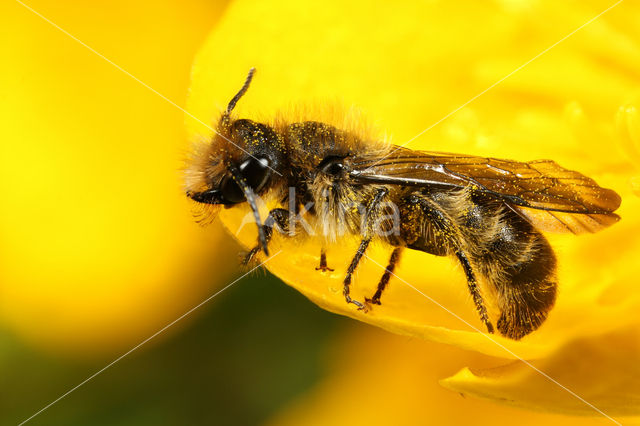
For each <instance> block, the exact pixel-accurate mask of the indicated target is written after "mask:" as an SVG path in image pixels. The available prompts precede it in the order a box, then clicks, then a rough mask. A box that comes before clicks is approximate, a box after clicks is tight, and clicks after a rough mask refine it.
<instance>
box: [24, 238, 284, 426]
mask: <svg viewBox="0 0 640 426" xmlns="http://www.w3.org/2000/svg"><path fill="white" fill-rule="evenodd" d="M281 251H282V250H280V251H278V252H277V253H275V254H274V255H273V256H271V257H269V258H268V259H266V260H265V261H264V262H262V263H261V264H259V265H258V266H256V267H254V268H252V269H251V270H250V271H248V272H246V273H245V274H243V275H242V276H240V277H239V278H237V279H235V280H234V281H232V282H231V283H230V284H228V285H227V286H225V287H224V288H223V289H221V290H219V291H217V292H216V293H215V294H213V295H212V296H209V297H208V298H206V299H205V300H204V301H202V302H200V303H199V304H197V305H196V306H194V307H193V308H191V309H189V310H188V311H187V312H185V313H184V314H182V315H181V316H180V317H178V318H177V319H175V320H173V321H171V322H170V323H169V324H167V325H165V326H164V327H162V328H161V329H160V330H158V331H156V332H155V333H154V334H152V335H151V336H150V337H147V338H146V339H145V340H143V341H142V342H140V343H138V344H137V345H136V346H134V347H133V348H131V349H129V350H128V351H127V352H125V353H124V354H122V355H120V356H119V357H118V358H116V359H115V360H113V361H111V362H110V363H109V364H107V365H106V366H105V367H103V368H102V369H100V370H98V371H97V372H95V373H93V374H92V375H91V376H89V377H87V378H86V379H84V380H83V381H82V382H80V383H79V384H78V385H76V386H74V387H73V388H71V389H69V390H68V391H67V392H65V393H64V394H62V395H61V396H59V397H58V398H56V399H55V400H53V401H52V402H50V403H49V404H47V405H46V406H44V407H43V408H41V409H40V410H39V411H37V412H36V413H35V414H33V415H32V416H31V417H29V418H28V419H26V420H24V421H22V423H20V424H19V425H18V426H22V425H23V424H25V423H27V422H28V421H29V420H31V419H33V418H34V417H36V416H37V415H38V414H40V413H42V412H43V411H45V410H46V409H47V408H49V407H51V406H52V405H54V404H55V403H57V402H58V401H60V400H61V399H62V398H64V397H66V396H67V395H69V394H70V393H71V392H73V391H75V390H76V389H78V388H79V387H80V386H82V385H84V384H85V383H87V382H88V381H90V380H91V379H93V378H94V377H96V376H97V375H99V374H100V373H102V372H103V371H105V370H106V369H108V368H109V367H111V366H112V365H113V364H115V363H117V362H118V361H120V360H121V359H122V358H124V357H126V356H127V355H129V354H130V353H131V352H133V351H135V350H136V349H138V348H139V347H140V346H142V345H144V344H145V343H147V342H148V341H149V340H151V339H153V338H154V337H156V336H157V335H159V334H160V333H162V332H164V331H165V330H166V329H168V328H169V327H171V326H172V325H174V324H175V323H177V322H178V321H180V320H181V319H183V318H184V317H186V316H187V315H189V314H190V313H192V312H193V311H195V310H196V309H198V308H199V307H201V306H202V305H204V304H205V303H207V302H208V301H210V300H211V299H213V298H214V297H216V296H217V295H219V294H220V293H222V292H223V291H225V290H226V289H228V288H229V287H231V286H232V285H234V284H235V283H237V282H238V281H240V280H241V279H243V278H244V277H246V276H247V275H249V274H250V273H252V272H253V271H255V270H256V269H258V268H259V267H261V266H262V265H264V264H265V263H267V262H268V261H270V260H271V259H273V258H274V257H276V256H277V255H278V254H279V253H280V252H281Z"/></svg>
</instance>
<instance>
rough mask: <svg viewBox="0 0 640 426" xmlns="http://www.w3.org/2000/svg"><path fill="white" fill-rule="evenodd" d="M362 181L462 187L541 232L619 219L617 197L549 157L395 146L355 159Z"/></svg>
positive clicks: (583, 228)
mask: <svg viewBox="0 0 640 426" xmlns="http://www.w3.org/2000/svg"><path fill="white" fill-rule="evenodd" d="M350 176H351V178H352V179H354V180H355V181H357V182H362V183H381V184H390V185H402V186H414V187H418V188H437V187H441V188H444V189H446V188H451V189H456V188H464V187H469V186H470V187H471V188H473V189H474V190H476V191H479V192H483V193H487V194H491V195H493V196H495V197H497V198H500V199H502V200H503V201H504V202H505V203H506V204H507V205H509V206H510V207H511V208H513V209H514V210H515V211H516V212H517V213H519V214H521V215H522V216H524V217H525V218H526V219H527V220H529V221H530V222H531V223H532V224H534V225H535V226H536V227H538V228H539V229H540V230H543V231H552V232H573V233H581V232H596V231H598V230H600V229H602V228H605V227H607V226H609V225H612V224H613V223H615V222H617V221H618V220H619V219H620V217H619V216H618V215H616V214H615V213H613V212H614V211H615V210H616V209H617V208H618V207H619V206H620V196H619V195H618V194H617V193H616V192H615V191H613V190H611V189H606V188H602V187H600V186H599V185H598V184H597V183H596V182H595V181H594V180H593V179H591V178H589V177H587V176H584V175H583V174H581V173H578V172H575V171H572V170H567V169H565V168H563V167H560V166H559V165H558V164H556V163H555V162H553V161H551V160H535V161H530V162H526V163H524V162H518V161H511V160H500V159H497V158H484V157H475V156H469V155H459V154H449V153H438V152H426V151H412V150H409V149H406V148H402V147H395V148H394V149H393V150H392V151H391V153H390V154H389V155H388V156H386V157H383V159H382V160H379V159H378V160H376V158H361V159H356V160H355V161H354V162H353V164H352V171H351V173H350Z"/></svg>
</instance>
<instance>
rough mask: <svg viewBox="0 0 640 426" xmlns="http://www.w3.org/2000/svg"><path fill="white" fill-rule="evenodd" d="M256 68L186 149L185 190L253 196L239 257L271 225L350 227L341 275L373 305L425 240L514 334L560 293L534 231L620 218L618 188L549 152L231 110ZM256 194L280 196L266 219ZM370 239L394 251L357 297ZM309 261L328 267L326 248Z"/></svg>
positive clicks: (547, 250) (229, 202) (208, 197)
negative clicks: (461, 147) (531, 157)
mask: <svg viewBox="0 0 640 426" xmlns="http://www.w3.org/2000/svg"><path fill="white" fill-rule="evenodd" d="M253 73H254V70H253V69H252V70H251V71H250V72H249V75H248V77H247V79H246V81H245V83H244V85H243V87H242V88H241V89H240V91H239V92H238V93H237V94H236V95H235V96H234V97H233V99H232V100H231V101H230V102H229V105H228V106H227V109H226V111H225V112H224V113H223V114H222V116H221V118H220V120H219V122H218V124H217V128H216V134H215V135H214V136H213V137H212V140H211V142H210V143H209V144H208V145H207V147H206V149H205V150H204V151H202V152H200V153H198V154H197V155H195V156H194V157H193V158H192V159H191V161H190V164H189V165H188V168H187V183H186V186H187V191H186V194H187V196H188V197H190V198H191V199H193V200H194V201H196V202H198V203H203V204H207V205H217V206H224V207H231V206H236V205H238V204H241V203H248V205H249V206H250V207H251V210H252V212H253V217H254V219H255V222H256V224H257V226H258V242H257V244H256V246H255V247H254V248H253V249H252V250H251V251H250V252H249V253H248V255H247V256H246V258H245V263H247V262H250V261H251V260H252V259H253V258H254V257H255V256H256V255H257V254H258V253H259V252H261V251H263V252H264V253H265V254H268V252H269V249H268V246H269V241H270V240H271V237H272V235H273V232H274V228H275V229H277V230H278V231H279V232H281V233H282V234H283V235H288V236H290V237H292V238H293V237H299V236H300V235H301V233H306V234H307V235H311V234H313V235H317V234H321V236H319V237H318V238H322V240H321V241H322V242H323V243H324V244H323V246H325V245H326V244H327V243H329V242H331V241H332V240H336V239H337V238H339V233H337V232H336V229H337V228H338V227H340V228H341V229H342V230H343V231H344V232H346V233H348V234H350V235H355V236H357V237H358V238H359V239H360V245H359V247H358V249H357V251H356V253H355V254H354V256H353V259H352V260H351V262H350V264H349V266H348V269H347V273H346V276H345V277H344V282H343V284H344V287H343V294H344V298H345V303H348V304H353V305H355V307H356V308H357V309H364V310H366V309H368V308H370V307H371V306H372V305H376V304H377V305H379V304H380V303H381V298H382V294H383V292H384V290H385V288H386V287H387V284H388V283H389V280H390V278H391V277H392V275H393V271H394V268H395V267H396V265H397V263H398V261H399V259H400V257H401V256H402V252H403V251H404V250H406V249H409V250H420V251H423V252H425V253H430V254H433V255H436V256H451V257H452V258H454V259H456V261H457V262H459V263H460V265H461V266H462V270H463V271H464V274H465V275H466V279H467V283H468V287H469V291H470V293H471V296H472V298H473V301H474V303H475V306H476V309H477V311H478V314H479V316H480V319H481V320H482V322H483V323H484V324H485V326H486V328H487V330H488V332H490V333H493V332H494V326H493V324H492V322H491V321H490V318H489V314H488V312H487V308H486V305H485V302H484V298H483V294H482V291H481V288H480V286H479V283H480V282H482V283H484V285H485V286H484V287H483V288H488V289H491V291H492V293H493V297H495V298H496V301H497V308H498V309H499V315H496V316H497V317H498V320H497V323H496V327H497V329H498V331H499V332H500V333H501V334H502V335H504V336H507V337H509V338H512V339H520V338H522V337H523V336H525V335H527V334H529V333H531V332H532V331H534V330H536V329H537V328H538V327H539V326H540V325H541V324H542V322H543V321H544V320H545V319H546V317H547V315H548V313H549V310H550V309H551V308H552V307H553V305H554V302H555V299H556V289H557V285H558V284H557V278H556V257H555V255H554V252H553V250H552V248H551V246H550V245H549V243H548V242H547V239H546V238H545V237H544V236H543V234H542V233H541V231H552V230H553V231H558V230H560V231H566V232H572V233H576V234H577V233H582V232H596V231H599V230H601V229H603V228H605V227H607V226H610V225H612V224H614V223H615V222H617V221H618V220H619V219H620V217H619V216H618V215H616V214H615V213H613V212H614V211H615V210H616V209H617V208H618V206H619V205H620V197H619V196H618V194H616V193H615V192H614V191H612V190H610V189H605V188H601V187H600V186H598V184H597V183H596V182H595V181H593V180H592V179H590V178H588V177H586V176H584V175H582V174H580V173H578V172H574V171H571V170H567V169H564V168H562V167H560V166H559V165H557V164H556V163H554V162H553V161H550V160H536V161H530V162H518V161H511V160H499V159H495V158H482V157H475V156H470V155H459V154H448V153H438V152H424V151H413V150H410V149H406V148H403V147H401V146H394V145H391V144H388V143H386V142H384V141H379V140H372V139H370V138H367V136H366V135H362V134H359V133H358V132H357V131H352V130H347V129H341V128H337V127H335V126H332V125H329V124H326V123H323V122H317V121H301V122H294V123H291V122H284V121H275V122H274V123H271V124H266V123H258V122H255V121H252V120H248V119H242V118H234V117H232V112H233V109H234V107H235V105H236V103H237V102H238V100H239V99H240V98H241V97H242V96H243V95H244V94H245V93H246V91H247V89H248V88H249V84H250V83H251V80H252V77H253ZM258 198H261V199H267V200H274V201H277V204H278V205H279V206H280V207H277V208H275V209H273V210H271V211H270V212H269V214H268V216H267V217H266V218H265V219H264V221H263V220H262V218H261V217H260V214H259V211H258V207H257V200H258ZM354 206H358V208H354ZM301 212H304V213H305V217H307V218H308V224H309V226H310V228H308V229H304V230H300V229H298V230H295V231H294V230H292V229H290V228H291V225H292V223H294V222H292V220H291V219H292V217H293V216H295V215H299V214H300V213H301ZM394 217H395V218H396V219H399V220H398V221H394V220H391V219H389V218H394ZM314 231H315V232H314ZM373 240H378V241H381V242H383V243H386V244H387V245H388V246H390V247H391V248H392V252H391V256H390V259H389V263H388V266H387V267H386V270H385V271H384V274H383V275H382V277H381V279H380V282H379V283H378V287H377V290H376V291H375V293H374V294H372V295H371V297H370V298H366V299H365V300H364V301H358V300H355V299H353V298H352V297H351V296H350V286H351V278H352V275H353V273H354V271H355V270H356V268H357V267H358V263H359V262H360V260H361V259H362V257H363V256H364V254H365V252H366V251H367V248H368V247H369V245H370V243H371V242H372V241H373ZM316 269H319V270H327V269H329V268H328V266H327V259H326V254H325V250H324V249H323V250H322V251H321V253H319V266H318V268H316ZM480 280H482V281H480ZM485 296H486V295H485Z"/></svg>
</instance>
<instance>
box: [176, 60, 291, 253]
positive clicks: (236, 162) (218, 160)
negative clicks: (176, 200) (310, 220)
mask: <svg viewBox="0 0 640 426" xmlns="http://www.w3.org/2000/svg"><path fill="white" fill-rule="evenodd" d="M254 71H255V70H254V69H253V68H252V69H251V70H250V71H249V75H248V76H247V80H246V81H245V83H244V85H243V86H242V88H241V89H240V91H239V92H238V93H237V94H236V95H235V96H234V97H233V99H231V102H229V105H228V106H227V109H226V111H225V112H224V113H223V115H222V117H221V118H220V122H219V123H218V128H217V130H216V134H215V135H214V136H213V138H212V140H211V143H210V144H208V145H207V146H206V147H204V149H203V150H202V152H200V153H196V155H195V156H194V157H193V158H192V161H191V164H190V165H189V167H188V168H187V190H186V194H187V196H188V197H189V198H191V199H192V200H194V201H196V202H198V203H203V204H208V205H223V206H225V207H230V206H233V205H236V204H239V203H244V202H247V203H248V204H249V205H250V206H251V209H252V210H253V214H254V216H255V219H256V223H257V225H258V231H259V233H260V240H261V242H264V231H263V228H262V223H261V221H260V217H259V214H258V207H257V203H256V197H257V196H258V195H260V194H263V193H266V192H267V191H268V190H269V189H270V188H271V187H272V186H273V184H274V182H275V181H277V180H278V179H277V178H278V177H280V176H281V174H280V173H279V172H278V168H279V167H280V165H281V164H282V163H283V156H284V143H283V140H282V138H281V137H279V135H278V134H277V133H276V131H275V130H273V129H272V128H271V127H269V126H268V125H266V124H262V123H257V122H254V121H251V120H248V119H237V120H233V119H232V118H231V112H232V110H233V108H234V107H235V105H236V103H237V102H238V100H239V99H240V98H241V97H242V95H244V93H245V92H246V91H247V89H248V88H249V84H250V83H251V79H252V77H253V73H254ZM263 248H264V250H265V252H266V251H267V250H266V243H263Z"/></svg>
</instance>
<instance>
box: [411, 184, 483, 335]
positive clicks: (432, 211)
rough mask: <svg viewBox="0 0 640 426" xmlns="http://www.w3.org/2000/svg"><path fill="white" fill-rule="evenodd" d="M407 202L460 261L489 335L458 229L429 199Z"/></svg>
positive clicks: (420, 197)
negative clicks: (431, 225) (437, 231)
mask: <svg viewBox="0 0 640 426" xmlns="http://www.w3.org/2000/svg"><path fill="white" fill-rule="evenodd" d="M409 202H410V203H412V204H417V205H419V206H420V208H421V210H422V212H423V213H424V215H425V218H426V219H427V220H428V221H430V222H431V223H432V224H433V225H434V226H435V228H436V229H438V230H439V234H441V235H444V236H445V241H446V244H447V245H448V246H449V247H450V250H451V252H453V253H455V255H456V257H457V258H458V260H459V261H460V264H461V265H462V269H463V270H464V273H465V275H466V277H467V285H468V287H469V292H470V293H471V297H473V302H474V304H475V305H476V310H477V311H478V315H479V316H480V320H481V321H482V322H483V323H484V325H485V327H487V331H488V332H489V333H493V331H494V329H493V324H491V321H490V320H489V314H488V313H487V307H486V306H485V304H484V299H483V298H482V294H481V293H480V288H479V287H478V280H477V279H476V276H475V273H474V272H473V268H472V267H471V262H470V261H469V259H468V257H467V254H466V253H465V251H464V250H463V249H462V247H461V244H460V242H459V238H460V237H459V236H458V235H459V232H458V230H459V229H458V227H457V226H456V224H455V223H454V222H453V221H452V219H450V218H449V217H448V215H447V214H446V213H445V212H444V211H442V209H441V208H440V207H439V206H438V204H436V203H435V202H434V201H432V200H430V199H429V198H426V197H424V196H413V197H411V198H410V199H409ZM445 241H443V242H445ZM427 247H428V248H429V250H425V248H427ZM410 248H413V247H410ZM416 249H419V250H423V251H426V252H432V254H436V255H440V256H441V255H443V254H445V253H446V251H441V250H440V249H438V247H437V245H433V246H431V245H427V246H425V247H416ZM434 249H436V250H434Z"/></svg>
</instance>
